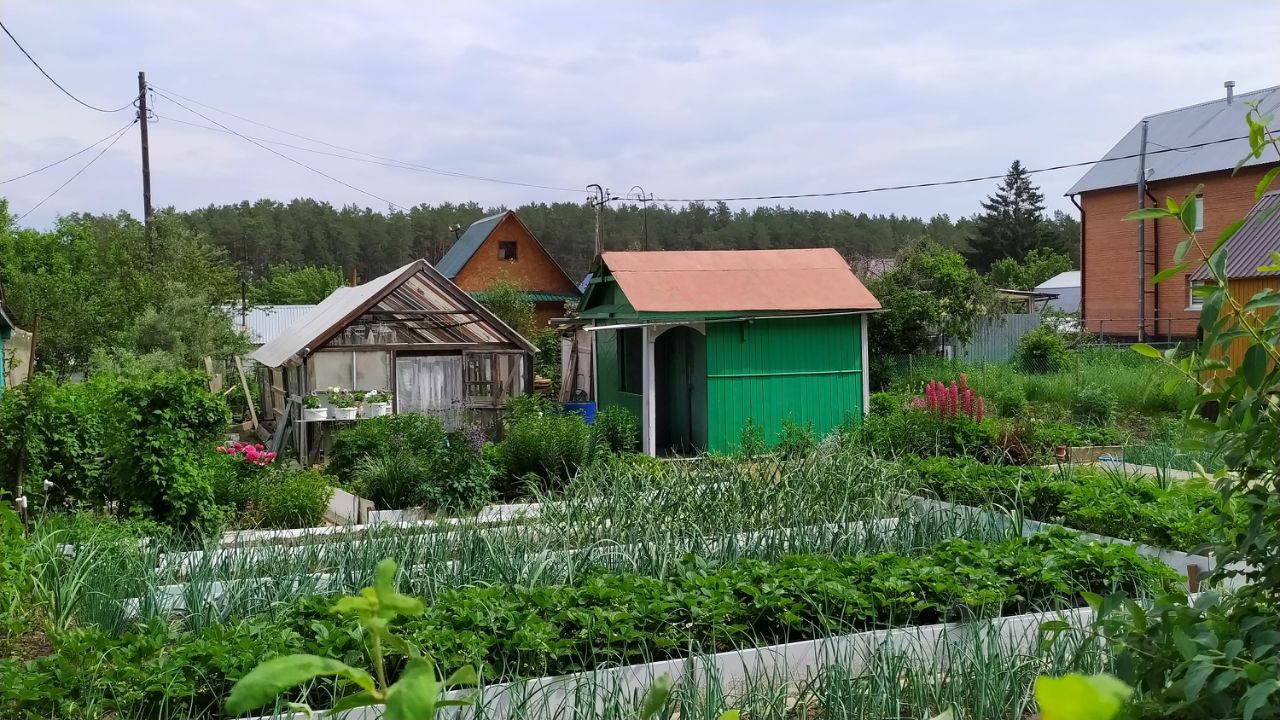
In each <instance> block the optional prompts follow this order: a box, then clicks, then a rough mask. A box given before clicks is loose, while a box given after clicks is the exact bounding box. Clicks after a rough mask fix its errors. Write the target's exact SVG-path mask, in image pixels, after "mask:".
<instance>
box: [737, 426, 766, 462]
mask: <svg viewBox="0 0 1280 720" xmlns="http://www.w3.org/2000/svg"><path fill="white" fill-rule="evenodd" d="M767 452H769V446H768V445H767V444H765V441H764V428H762V427H760V426H759V425H757V424H756V423H755V421H754V420H752V419H751V418H747V421H746V422H745V423H743V425H742V430H741V431H739V433H738V454H739V455H741V456H742V457H744V458H747V459H751V458H757V457H760V456H761V455H764V454H765V453H767Z"/></svg>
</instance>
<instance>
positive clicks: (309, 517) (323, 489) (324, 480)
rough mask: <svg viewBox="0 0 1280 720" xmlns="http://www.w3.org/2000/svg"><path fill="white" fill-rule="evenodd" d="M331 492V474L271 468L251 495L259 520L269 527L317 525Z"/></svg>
mask: <svg viewBox="0 0 1280 720" xmlns="http://www.w3.org/2000/svg"><path fill="white" fill-rule="evenodd" d="M332 496H333V478H331V477H329V476H328V475H325V474H324V473H322V472H320V471H318V470H293V469H288V468H283V467H277V468H275V469H273V470H272V471H271V472H270V474H269V475H268V476H267V478H266V480H265V482H262V483H260V484H258V485H257V487H256V493H255V495H254V496H253V498H252V503H253V507H254V509H255V510H256V511H257V514H258V518H259V519H260V524H261V525H264V526H266V527H270V528H304V527H316V526H318V525H320V524H321V523H322V522H323V521H324V511H325V509H327V508H328V506H329V498H330V497H332Z"/></svg>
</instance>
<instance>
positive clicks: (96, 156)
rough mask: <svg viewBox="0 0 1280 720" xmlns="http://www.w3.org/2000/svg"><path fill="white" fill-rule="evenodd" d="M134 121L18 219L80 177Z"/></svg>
mask: <svg viewBox="0 0 1280 720" xmlns="http://www.w3.org/2000/svg"><path fill="white" fill-rule="evenodd" d="M136 122H138V121H137V119H136V118H135V119H134V120H133V121H131V122H130V123H129V124H128V125H125V126H124V127H122V128H120V130H119V131H118V132H117V133H116V136H115V137H114V138H112V139H111V142H109V143H107V146H106V147H104V148H102V149H101V150H99V151H98V154H97V155H94V156H93V159H92V160H90V161H89V162H87V163H85V164H84V167H82V168H80V169H79V170H77V171H76V174H75V175H72V176H71V177H69V178H67V181H66V182H64V183H62V184H61V185H59V186H58V187H57V189H56V190H54V191H53V192H51V193H49V194H48V195H45V196H44V199H43V200H41V201H40V202H38V203H36V204H35V206H34V207H32V208H31V209H30V210H28V211H26V212H24V213H22V214H21V215H19V216H18V220H22V218H24V217H26V216H28V215H30V214H31V213H33V212H35V211H36V210H37V209H39V208H40V206H41V205H44V204H45V203H46V202H48V200H49V198H51V197H53V196H54V195H57V194H58V193H60V192H62V189H63V188H65V187H66V186H68V185H70V184H71V181H73V180H75V179H76V178H78V177H80V174H81V173H83V172H84V171H85V170H88V169H89V168H90V167H91V166H92V165H93V164H94V163H96V162H98V158H100V157H102V156H103V155H105V154H106V152H107V151H108V150H110V149H111V147H112V146H113V145H115V144H116V143H117V142H118V141H119V140H120V138H122V137H124V134H125V133H126V132H127V131H128V130H129V128H131V127H133V124H134V123H136Z"/></svg>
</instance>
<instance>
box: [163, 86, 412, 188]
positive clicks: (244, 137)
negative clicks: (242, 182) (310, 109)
mask: <svg viewBox="0 0 1280 720" xmlns="http://www.w3.org/2000/svg"><path fill="white" fill-rule="evenodd" d="M152 90H154V91H155V93H156V94H157V95H159V96H160V97H162V98H165V99H166V100H168V101H169V102H172V103H173V104H174V105H177V106H178V107H180V108H182V109H183V110H186V111H187V112H189V113H192V114H193V115H198V116H200V117H202V118H204V119H205V120H208V121H209V122H211V123H213V124H214V125H217V126H218V127H220V128H222V129H223V130H226V131H227V132H229V133H231V134H232V135H235V136H236V137H238V138H241V139H242V140H244V141H246V142H249V143H252V144H254V145H257V146H258V147H260V148H262V149H263V150H266V151H267V152H269V153H271V154H272V155H276V156H278V157H281V158H284V159H285V160H288V161H289V162H291V163H293V164H294V165H297V166H298V167H301V168H304V169H306V170H310V171H311V172H313V173H315V174H317V175H319V176H320V177H323V178H326V179H329V180H332V181H333V182H336V183H338V184H339V185H341V186H343V187H345V188H348V189H351V190H355V191H356V192H358V193H361V194H362V195H368V196H369V197H371V198H373V199H375V200H381V201H382V202H384V203H386V204H387V205H388V206H390V207H393V208H396V209H397V210H404V211H406V212H407V211H408V210H409V208H407V207H405V206H404V205H401V204H399V203H395V202H392V201H390V200H388V199H386V198H384V197H382V196H381V195H377V194H375V193H372V192H369V191H368V190H365V189H364V188H358V187H356V186H355V185H352V184H351V183H349V182H346V181H345V180H339V179H338V178H336V177H334V176H332V175H330V174H329V173H326V172H324V171H323V170H318V169H316V168H313V167H311V166H310V165H308V164H306V163H304V162H302V161H301V160H298V159H296V158H292V157H289V156H288V155H285V154H284V153H282V152H280V151H279V150H274V149H272V148H269V147H267V146H266V145H263V144H262V143H260V142H258V141H257V140H254V139H252V138H250V137H248V136H247V135H242V134H241V133H239V132H237V131H236V130H234V129H232V128H229V127H227V126H226V125H223V124H222V123H220V122H218V121H217V120H214V119H213V118H211V117H209V116H208V115H205V114H204V113H202V112H200V111H199V110H193V109H191V108H189V107H187V106H186V105H183V104H182V103H181V102H179V101H177V100H174V99H173V98H171V97H169V96H168V95H166V94H165V93H164V92H161V91H160V90H159V89H157V88H154V87H153V88H152Z"/></svg>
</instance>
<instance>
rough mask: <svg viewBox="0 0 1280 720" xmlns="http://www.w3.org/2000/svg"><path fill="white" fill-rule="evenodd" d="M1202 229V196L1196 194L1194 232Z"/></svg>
mask: <svg viewBox="0 0 1280 720" xmlns="http://www.w3.org/2000/svg"><path fill="white" fill-rule="evenodd" d="M1203 230H1204V196H1203V195H1197V196H1196V232H1202V231H1203Z"/></svg>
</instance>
